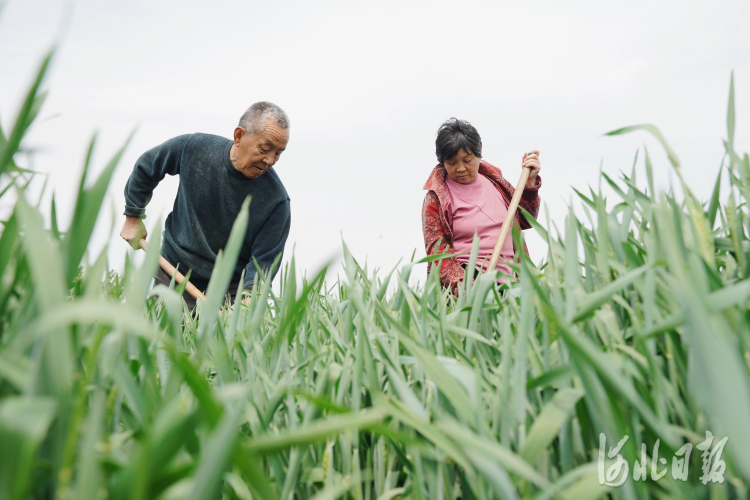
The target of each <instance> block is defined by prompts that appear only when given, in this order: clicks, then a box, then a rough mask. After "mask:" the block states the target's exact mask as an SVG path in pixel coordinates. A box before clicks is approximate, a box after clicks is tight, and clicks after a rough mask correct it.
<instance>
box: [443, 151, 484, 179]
mask: <svg viewBox="0 0 750 500" xmlns="http://www.w3.org/2000/svg"><path fill="white" fill-rule="evenodd" d="M479 162H480V159H479V158H478V157H477V156H474V155H473V154H471V153H469V152H467V151H466V150H465V149H461V150H460V151H459V152H458V154H457V155H456V156H454V157H453V158H449V159H447V160H445V161H444V162H443V166H444V167H445V170H446V172H448V177H450V178H451V179H453V180H454V181H456V182H458V183H460V184H468V183H470V182H473V181H474V179H476V178H477V174H478V173H479Z"/></svg>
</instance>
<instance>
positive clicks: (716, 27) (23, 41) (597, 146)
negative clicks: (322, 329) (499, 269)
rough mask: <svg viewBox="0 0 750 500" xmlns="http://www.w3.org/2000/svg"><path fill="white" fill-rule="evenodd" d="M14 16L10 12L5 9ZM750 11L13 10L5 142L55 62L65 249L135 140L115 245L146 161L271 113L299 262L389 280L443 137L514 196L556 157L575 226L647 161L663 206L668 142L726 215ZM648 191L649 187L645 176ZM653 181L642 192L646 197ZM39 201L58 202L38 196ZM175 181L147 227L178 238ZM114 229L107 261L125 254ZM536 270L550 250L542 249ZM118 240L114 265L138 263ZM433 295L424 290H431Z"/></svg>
mask: <svg viewBox="0 0 750 500" xmlns="http://www.w3.org/2000/svg"><path fill="white" fill-rule="evenodd" d="M0 3H1V2H0ZM748 26H750V2H747V1H712V2H706V1H703V2H655V1H653V0H651V1H633V0H631V1H628V2H594V1H591V2H584V1H566V2H551V1H550V2H545V1H527V2H498V1H494V2H489V1H463V2H455V1H453V2H434V1H433V2H427V1H380V2H351V1H350V2H344V1H340V2H338V1H320V0H319V1H315V2H302V1H299V2H283V1H277V2H241V1H238V0H234V1H225V0H214V1H212V2H204V1H200V2H199V1H185V0H180V1H171V0H170V1H154V0H151V1H146V0H136V1H123V0H116V1H115V0H78V1H72V2H62V1H54V0H10V1H9V2H6V5H5V7H4V9H3V10H2V11H0V121H1V122H2V125H3V127H5V128H6V129H7V128H8V127H9V126H10V125H11V124H12V122H13V119H14V117H15V113H16V111H17V109H18V105H19V103H20V101H21V99H22V96H23V93H24V92H25V89H26V88H27V86H28V84H29V82H30V81H31V78H32V76H33V74H34V72H35V70H36V67H37V65H38V63H39V61H40V59H41V57H42V55H43V54H44V52H45V51H46V50H47V48H49V47H50V46H51V45H52V44H53V43H54V42H55V40H59V41H60V43H59V50H58V53H57V57H56V59H55V61H54V64H53V66H52V71H51V74H50V78H49V79H48V80H47V87H48V88H49V90H50V95H49V99H48V101H47V103H46V104H45V107H44V108H43V111H42V113H41V117H40V118H41V119H40V121H39V123H37V124H36V125H35V126H34V128H33V133H32V134H31V136H30V138H29V139H30V140H29V143H28V145H33V146H41V147H44V151H43V152H42V153H40V154H38V155H37V156H36V158H35V163H34V167H35V168H36V169H38V170H40V171H44V172H48V173H49V175H50V183H51V187H53V188H54V191H55V193H56V198H57V202H58V207H59V211H60V218H61V225H62V226H63V227H66V226H67V224H68V221H69V217H70V215H69V214H70V213H71V212H72V207H73V201H74V196H75V189H76V185H77V182H78V179H79V175H80V170H81V165H82V163H83V158H84V154H85V150H86V145H87V143H88V141H89V140H90V137H91V135H92V134H93V133H94V132H95V131H97V130H98V131H99V132H100V142H99V146H98V149H97V151H96V155H95V168H94V173H98V171H99V170H100V169H101V168H103V166H104V164H105V163H106V161H107V160H108V159H109V157H110V156H111V155H112V154H113V153H114V152H115V151H116V149H117V148H118V147H119V145H120V144H122V142H123V141H124V140H125V138H126V137H127V136H128V134H129V132H130V131H131V130H133V129H136V128H137V131H136V134H135V137H134V139H133V141H132V143H131V144H130V146H129V147H128V149H127V151H126V153H125V155H124V157H123V161H122V163H121V164H120V167H119V169H118V170H117V172H116V174H115V177H114V180H113V183H112V189H111V202H108V205H109V204H113V205H114V206H115V214H116V228H115V235H116V234H117V233H119V228H120V226H121V225H122V222H123V219H124V217H123V216H122V215H121V214H122V209H123V204H124V201H123V193H122V191H123V187H124V184H125V181H126V180H127V178H128V176H129V174H130V171H131V169H132V167H133V164H134V162H135V160H136V159H137V157H138V156H139V155H140V154H141V153H142V152H144V151H145V150H147V149H149V148H151V147H153V146H155V145H157V144H159V143H161V142H163V141H164V140H166V139H169V138H170V137H173V136H176V135H179V134H185V133H191V132H206V133H213V134H218V135H223V136H225V137H230V136H231V134H232V131H233V129H234V127H235V126H236V124H237V121H238V119H239V116H240V115H241V114H242V112H243V111H244V110H245V108H246V107H247V106H249V105H250V104H252V103H253V102H255V101H259V100H269V101H272V102H275V103H276V104H278V105H280V106H281V107H282V108H284V109H285V110H286V111H287V112H288V114H289V115H290V117H291V121H292V127H291V140H290V142H289V146H288V148H287V151H286V152H285V153H284V154H283V155H282V157H281V160H280V161H279V163H278V164H277V165H276V170H277V172H278V173H279V175H280V176H281V178H282V180H283V182H284V184H285V186H286V188H287V190H288V192H289V194H290V196H291V199H292V230H291V234H290V237H289V241H288V243H287V255H286V258H287V259H288V258H289V257H290V256H291V250H292V248H295V247H296V258H297V261H298V265H299V267H300V268H302V269H308V270H312V269H314V268H316V267H317V266H318V265H319V264H320V263H321V262H323V261H324V260H326V259H327V258H329V257H331V256H336V255H338V256H339V257H340V252H341V235H342V234H343V237H344V239H345V240H346V242H347V244H348V246H349V248H350V249H351V250H352V252H353V253H354V255H355V257H356V258H358V259H359V260H360V261H361V262H363V261H364V260H365V258H367V261H368V263H369V264H370V265H371V266H376V267H380V268H382V269H384V270H385V269H388V270H390V268H391V267H393V266H394V265H395V264H396V262H397V261H398V259H399V258H401V257H404V258H405V260H408V258H409V257H410V256H411V254H412V252H413V251H414V249H416V251H417V256H418V257H419V256H423V255H424V245H423V240H422V230H421V222H420V210H421V205H422V200H423V198H424V194H425V193H424V191H422V185H423V184H424V182H425V180H426V178H427V176H428V175H429V173H430V171H431V169H432V168H433V167H434V165H435V163H436V160H435V155H434V140H435V133H436V131H437V128H438V127H439V125H440V123H441V122H442V121H444V120H445V119H447V118H449V117H451V116H456V117H459V118H463V119H466V120H469V121H470V122H471V123H472V124H474V125H475V126H476V127H477V129H478V130H479V132H480V134H481V135H482V139H483V142H484V157H485V159H486V160H487V161H489V162H490V163H492V164H494V165H496V166H498V167H500V168H501V169H502V170H503V173H504V175H505V176H506V177H507V178H508V180H509V181H510V182H511V183H512V184H514V185H515V184H516V182H517V179H518V176H519V174H520V159H521V156H522V155H523V152H524V151H527V150H529V149H532V148H538V149H540V150H541V160H542V173H541V176H542V178H543V181H544V184H543V187H542V190H541V192H540V193H541V195H542V197H543V199H544V201H545V203H546V204H547V206H548V208H549V211H550V214H551V216H552V218H553V219H554V220H556V221H557V224H558V227H560V226H561V224H562V222H563V219H564V216H565V214H566V212H567V208H566V205H567V203H568V202H569V200H570V199H571V198H572V197H573V195H574V194H575V193H574V192H573V190H572V188H571V186H574V187H577V188H579V189H586V188H587V185H589V184H591V185H594V186H596V184H597V182H598V170H599V166H600V164H602V163H603V168H604V170H605V171H606V172H608V173H610V174H613V175H617V173H618V170H620V169H623V170H626V171H629V170H630V166H631V163H632V158H633V155H634V153H635V151H636V149H637V148H638V147H639V146H641V145H642V144H644V143H645V144H647V145H648V147H649V151H650V153H651V155H652V157H654V161H655V164H656V166H657V172H656V178H657V184H658V185H659V186H660V187H662V188H667V187H668V185H669V184H668V183H669V167H668V164H667V162H666V159H665V155H664V153H663V151H662V150H661V149H660V148H659V147H658V146H657V145H656V144H655V142H654V141H653V140H652V139H651V138H650V137H648V136H647V135H646V134H645V133H637V134H631V135H628V136H623V137H615V138H611V137H602V134H604V133H605V132H608V131H610V130H613V129H615V128H619V127H622V126H627V125H633V124H637V123H652V124H655V125H657V126H658V127H659V128H660V129H661V130H662V132H663V133H664V135H665V136H666V138H667V140H668V141H669V142H670V144H671V145H672V147H673V148H674V149H675V150H676V151H677V153H678V155H679V156H680V158H681V160H682V162H683V164H684V174H685V178H686V179H688V181H689V183H690V184H691V186H692V187H693V188H694V190H695V191H696V192H697V193H698V194H699V195H702V196H704V197H707V196H708V195H709V194H710V190H711V188H712V186H713V182H714V179H715V177H716V173H717V169H718V165H719V162H720V161H721V158H722V152H723V148H722V144H721V139H722V137H725V136H726V121H725V117H726V105H727V96H728V88H729V77H730V71H731V70H734V72H735V85H736V92H737V116H738V126H737V138H736V142H737V143H738V146H739V147H738V150H741V151H747V150H750V140H748V136H747V131H748V127H747V125H746V124H747V122H748V120H750V95H749V94H750V85H748V83H750V30H749V29H748ZM639 170H640V172H641V173H642V172H643V169H642V165H639ZM641 181H645V177H644V176H643V175H641ZM40 184H41V183H40ZM176 190H177V179H175V178H172V179H170V178H167V179H165V181H164V182H163V183H162V184H161V185H160V186H159V187H158V188H157V190H156V192H155V194H154V199H153V200H152V202H151V205H150V206H149V209H148V212H147V213H148V214H149V217H148V219H147V225H148V226H149V228H150V227H151V225H152V224H154V223H155V221H156V219H157V217H158V216H162V218H166V215H167V214H168V213H169V211H170V210H171V206H172V203H173V201H174V195H175V193H176ZM110 221H111V214H110V216H109V217H106V216H105V217H103V218H102V220H101V222H102V224H100V227H98V229H97V233H96V239H95V242H94V244H93V247H92V251H97V250H98V249H100V248H101V247H102V246H103V245H104V243H105V242H106V241H107V239H108V237H109V233H108V231H109V225H110ZM527 237H528V238H529V240H530V249H531V254H532V257H533V258H534V260H536V261H539V260H541V259H542V258H543V256H544V254H545V252H546V248H545V246H544V244H543V243H542V242H541V240H540V239H539V238H538V237H537V236H536V235H529V232H527ZM117 238H119V237H117V236H116V237H115V239H113V240H112V243H111V245H110V251H109V254H110V257H111V265H112V266H113V267H115V268H118V267H121V265H122V261H123V258H124V254H125V252H126V251H132V250H129V247H127V245H126V244H125V243H124V242H121V241H117ZM415 275H418V276H419V277H420V278H421V277H422V276H423V272H422V271H420V272H416V273H415Z"/></svg>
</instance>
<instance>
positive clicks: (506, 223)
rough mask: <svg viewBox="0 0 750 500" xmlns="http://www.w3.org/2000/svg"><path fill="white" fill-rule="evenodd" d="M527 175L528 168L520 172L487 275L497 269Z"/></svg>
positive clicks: (529, 169)
mask: <svg viewBox="0 0 750 500" xmlns="http://www.w3.org/2000/svg"><path fill="white" fill-rule="evenodd" d="M529 173H531V168H530V167H526V168H523V169H522V170H521V178H520V179H518V185H516V191H515V192H514V193H513V198H511V199H510V205H508V214H507V215H506V216H505V220H504V221H503V225H502V227H501V228H500V234H498V235H497V241H496V242H495V249H494V250H493V251H492V257H491V258H490V263H489V266H488V267H487V272H488V273H489V272H491V271H494V270H495V267H497V261H498V259H500V251H501V250H502V249H503V245H504V244H505V238H507V237H508V231H510V226H511V225H512V224H513V219H514V218H515V216H516V210H518V203H519V202H520V201H521V196H522V195H523V189H524V188H525V187H526V181H528V180H529Z"/></svg>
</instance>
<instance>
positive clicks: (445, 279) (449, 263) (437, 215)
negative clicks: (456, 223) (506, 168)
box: [422, 161, 542, 294]
mask: <svg viewBox="0 0 750 500" xmlns="http://www.w3.org/2000/svg"><path fill="white" fill-rule="evenodd" d="M479 174H480V175H484V176H485V177H487V178H488V179H489V180H490V181H492V183H493V184H494V185H495V187H496V188H497V190H498V191H500V194H501V195H502V197H503V200H505V207H506V208H507V207H508V205H510V199H511V198H512V197H513V193H514V192H515V190H516V189H515V188H514V187H513V186H512V185H511V184H510V182H508V181H507V180H506V179H505V177H503V174H502V172H500V169H499V168H497V167H493V166H492V165H490V164H489V163H487V162H486V161H482V162H481V163H480V164H479ZM447 176H448V172H446V171H445V167H443V166H442V165H437V166H436V167H435V168H434V169H433V170H432V174H430V177H429V179H427V182H426V183H425V185H424V187H423V188H422V189H426V190H427V195H425V197H424V203H423V204H422V233H423V234H424V246H425V251H426V252H427V255H433V254H436V253H454V251H453V228H452V224H451V222H449V217H450V214H446V213H445V211H444V210H443V208H442V207H443V206H444V204H443V200H444V199H445V196H446V194H447V193H446V187H445V178H446V177H447ZM541 185H542V178H541V177H540V176H537V178H536V186H534V187H532V188H529V187H527V188H526V189H524V190H523V195H521V202H520V203H519V205H520V206H522V207H523V208H524V209H526V210H527V211H528V212H529V213H530V214H531V215H533V216H534V218H536V217H537V215H538V214H539V205H540V203H541V198H540V197H539V188H540V187H541ZM516 221H517V222H518V223H519V224H520V226H521V229H528V228H530V227H531V225H530V224H529V223H528V221H527V220H526V219H525V218H524V217H523V216H521V213H520V212H516ZM438 241H440V247H439V248H437V244H438ZM527 253H528V252H527ZM432 265H433V263H432V262H431V263H429V264H428V265H427V273H428V274H429V273H430V268H431V267H432ZM463 279H464V268H463V267H461V264H459V263H458V259H456V258H455V257H453V258H452V259H446V260H444V261H442V265H441V266H440V282H441V283H442V284H443V286H445V287H450V288H451V289H452V290H453V293H456V294H457V293H458V284H459V283H461V281H463Z"/></svg>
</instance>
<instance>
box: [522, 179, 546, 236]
mask: <svg viewBox="0 0 750 500" xmlns="http://www.w3.org/2000/svg"><path fill="white" fill-rule="evenodd" d="M540 187H542V178H541V176H539V175H537V176H536V185H535V186H534V187H526V188H524V190H523V194H522V195H521V201H520V202H519V203H518V204H519V205H520V206H522V207H523V209H524V210H526V211H527V212H529V213H530V214H531V215H532V216H533V217H534V218H535V219H536V218H537V216H538V215H539V206H540V205H541V204H542V199H541V198H540V197H539V188H540ZM518 222H519V223H520V224H521V229H529V228H530V227H531V224H529V221H527V220H526V218H525V217H524V216H523V215H522V214H521V213H520V212H518Z"/></svg>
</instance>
